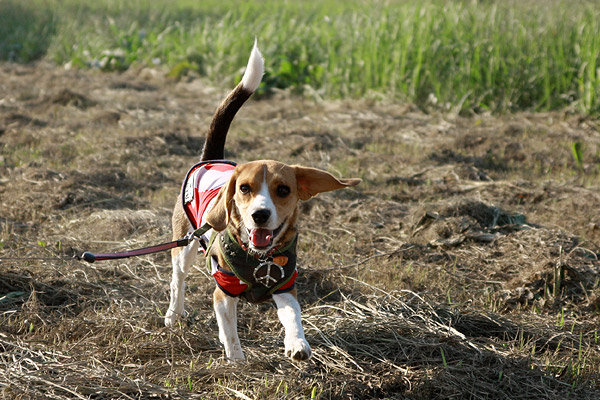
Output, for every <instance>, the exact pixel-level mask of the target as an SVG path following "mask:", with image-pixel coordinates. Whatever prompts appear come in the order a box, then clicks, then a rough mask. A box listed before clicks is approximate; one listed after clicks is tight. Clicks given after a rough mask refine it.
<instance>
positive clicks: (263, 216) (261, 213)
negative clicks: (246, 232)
mask: <svg viewBox="0 0 600 400" xmlns="http://www.w3.org/2000/svg"><path fill="white" fill-rule="evenodd" d="M270 216H271V210H267V209H266V208H263V209H260V210H256V211H254V212H253V213H252V219H253V220H254V222H256V223H257V224H258V225H261V224H264V223H265V222H267V221H268V220H269V217H270Z"/></svg>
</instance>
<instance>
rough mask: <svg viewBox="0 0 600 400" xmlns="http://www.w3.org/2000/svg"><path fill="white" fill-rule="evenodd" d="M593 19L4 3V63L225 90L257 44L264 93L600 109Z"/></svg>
mask: <svg viewBox="0 0 600 400" xmlns="http://www.w3.org/2000/svg"><path fill="white" fill-rule="evenodd" d="M599 21H600V7H598V6H597V5H596V3H594V2H587V1H566V0H549V1H545V2H543V4H541V3H539V2H533V1H524V2H517V1H514V2H513V1H485V2H483V1H482V2H477V1H434V0H427V1H417V0H408V1H393V0H391V1H385V2H384V1H358V0H353V1H346V2H341V1H332V0H326V1H317V0H308V1H303V2H292V1H258V0H254V1H246V2H242V1H230V0H221V1H215V0H208V1H191V0H176V1H169V2H167V1H151V0H137V1H128V2H121V1H114V0H95V1H92V0H81V1H76V0H63V1H59V0H22V1H18V0H3V1H2V6H1V7H0V59H4V60H13V61H19V62H29V61H32V60H35V59H39V58H42V57H47V58H49V59H51V60H53V61H55V62H57V63H59V64H66V63H71V64H72V65H75V66H78V67H96V68H102V69H106V70H123V69H127V68H130V67H131V66H137V65H153V64H160V65H164V66H166V67H167V68H168V69H169V70H170V73H171V75H179V74H184V73H188V72H190V71H195V72H197V73H199V74H201V75H203V76H206V77H208V78H209V79H211V80H212V81H213V82H215V83H216V84H226V85H229V86H230V85H231V84H232V82H233V81H234V80H235V79H237V78H238V77H239V76H240V75H241V67H243V66H244V65H245V62H246V60H247V56H248V53H249V50H250V47H251V45H252V41H253V39H254V37H255V36H257V37H258V38H259V43H260V47H261V50H262V52H263V54H264V55H265V58H266V64H267V65H266V70H267V73H266V76H265V79H264V83H263V89H262V90H269V89H271V88H274V87H279V88H288V87H291V88H295V89H298V90H299V91H301V90H302V89H303V88H304V87H305V86H306V85H310V86H311V87H312V88H313V89H314V90H316V92H317V93H318V94H319V95H321V96H325V97H329V98H340V97H364V96H381V95H383V96H385V97H388V98H393V99H401V100H407V101H411V102H414V103H416V104H419V105H422V106H432V105H434V104H435V106H436V107H441V108H443V109H444V108H445V109H454V110H491V111H513V110H521V109H533V110H550V109H557V108H562V107H565V106H574V107H575V108H576V109H577V110H578V111H583V112H588V113H598V112H599V111H600V100H599V95H600V69H599V65H600V63H599V59H598V58H599V54H600V22H599Z"/></svg>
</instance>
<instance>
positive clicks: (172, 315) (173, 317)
mask: <svg viewBox="0 0 600 400" xmlns="http://www.w3.org/2000/svg"><path fill="white" fill-rule="evenodd" d="M178 319H179V314H177V313H176V312H174V311H172V310H168V311H167V314H166V315H165V326H166V327H168V328H172V327H173V326H175V322H177V320H178Z"/></svg>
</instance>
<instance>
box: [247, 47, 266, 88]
mask: <svg viewBox="0 0 600 400" xmlns="http://www.w3.org/2000/svg"><path fill="white" fill-rule="evenodd" d="M264 72H265V61H264V60H263V57H262V54H260V50H258V44H257V40H256V39H254V47H253V48H252V52H251V53H250V59H249V60H248V65H247V66H246V72H244V76H243V77H242V86H243V87H244V89H246V90H249V91H251V92H253V93H254V91H255V90H256V89H258V85H260V81H261V79H262V76H263V74H264Z"/></svg>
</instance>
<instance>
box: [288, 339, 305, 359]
mask: <svg viewBox="0 0 600 400" xmlns="http://www.w3.org/2000/svg"><path fill="white" fill-rule="evenodd" d="M284 342H285V355H286V356H288V357H289V358H291V359H292V360H294V361H306V360H308V359H309V358H310V357H311V356H312V351H311V349H310V345H309V344H308V342H307V341H306V340H305V339H302V338H293V339H285V341H284Z"/></svg>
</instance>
